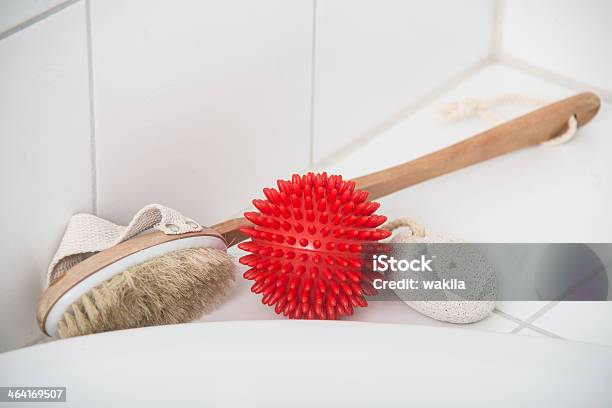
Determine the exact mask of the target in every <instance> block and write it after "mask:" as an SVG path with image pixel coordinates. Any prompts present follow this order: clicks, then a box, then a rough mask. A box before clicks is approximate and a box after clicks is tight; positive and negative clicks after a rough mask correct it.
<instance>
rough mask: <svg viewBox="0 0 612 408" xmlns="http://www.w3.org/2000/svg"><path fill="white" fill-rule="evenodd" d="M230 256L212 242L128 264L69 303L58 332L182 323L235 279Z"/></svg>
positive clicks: (208, 306)
mask: <svg viewBox="0 0 612 408" xmlns="http://www.w3.org/2000/svg"><path fill="white" fill-rule="evenodd" d="M234 268H235V265H234V262H233V260H232V258H231V257H230V256H229V255H228V254H227V253H226V252H225V251H221V250H218V249H213V248H192V249H182V250H178V251H174V252H170V253H167V254H164V255H162V256H158V257H156V258H152V259H149V260H147V261H145V262H143V263H141V264H138V265H135V266H132V267H130V268H127V269H126V270H124V271H123V272H121V273H120V274H118V275H116V276H114V277H112V278H110V279H108V280H107V281H105V282H103V283H101V284H100V285H98V286H96V287H95V288H93V289H92V290H90V291H89V292H88V293H86V294H85V295H83V296H81V298H80V300H79V301H77V302H75V303H73V304H72V308H71V310H69V311H67V312H66V313H64V316H63V318H62V319H61V320H60V322H59V324H58V332H59V335H60V337H63V338H65V337H74V336H80V335H84V334H91V333H99V332H104V331H110V330H120V329H128V328H135V327H144V326H156V325H163V324H176V323H185V322H189V321H191V320H194V319H197V318H199V317H200V316H202V315H203V314H205V313H208V312H210V311H211V310H212V309H213V308H214V307H215V306H216V305H217V304H218V302H219V300H220V299H221V297H222V296H223V295H224V294H225V293H226V292H227V291H228V289H229V287H230V285H231V282H232V281H233V280H234Z"/></svg>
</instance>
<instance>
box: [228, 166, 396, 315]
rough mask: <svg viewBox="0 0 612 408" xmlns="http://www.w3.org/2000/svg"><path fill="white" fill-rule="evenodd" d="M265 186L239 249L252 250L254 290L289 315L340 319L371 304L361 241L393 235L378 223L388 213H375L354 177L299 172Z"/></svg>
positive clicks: (244, 260) (249, 274)
mask: <svg viewBox="0 0 612 408" xmlns="http://www.w3.org/2000/svg"><path fill="white" fill-rule="evenodd" d="M277 186H278V189H275V188H264V190H263V193H264V195H265V197H266V199H265V200H261V199H256V200H253V205H254V206H255V207H256V208H257V209H258V210H259V212H247V213H245V214H244V216H245V218H246V219H248V220H249V221H251V222H252V223H253V224H254V226H253V227H245V228H242V232H244V233H245V234H247V235H249V236H250V237H251V240H250V241H246V242H243V243H241V244H240V245H239V247H240V248H241V249H243V250H245V251H247V252H250V254H249V255H246V256H243V257H242V258H240V263H242V264H244V265H247V266H249V267H250V269H249V270H248V271H246V272H245V273H244V277H245V278H246V279H249V280H253V281H254V283H253V286H252V287H251V291H252V292H254V293H261V294H262V296H263V297H262V302H263V303H264V304H267V305H269V306H273V307H274V310H275V312H276V313H277V314H283V315H285V316H287V317H290V318H295V319H299V318H308V319H336V318H338V317H341V316H347V315H352V314H353V312H354V308H356V307H365V306H367V302H366V300H365V298H364V294H371V293H372V291H373V288H372V286H371V285H370V281H371V276H368V275H367V274H366V273H364V272H363V271H362V268H361V266H362V265H361V263H362V260H361V253H362V249H363V245H364V244H366V243H372V242H375V241H378V240H381V239H384V238H387V237H388V236H389V235H390V234H391V233H390V232H389V231H387V230H382V229H377V228H376V227H378V226H380V225H381V224H383V223H384V222H385V221H386V220H387V218H386V217H384V216H381V215H376V214H374V213H375V212H376V210H377V209H378V207H379V204H378V203H375V202H369V201H367V197H368V193H367V192H366V191H363V190H357V189H355V183H354V182H352V181H346V180H342V177H341V176H329V177H328V176H327V174H326V173H321V174H314V173H308V174H306V175H304V176H300V175H297V174H296V175H293V177H292V179H291V180H278V182H277Z"/></svg>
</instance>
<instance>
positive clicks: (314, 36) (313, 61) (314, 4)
mask: <svg viewBox="0 0 612 408" xmlns="http://www.w3.org/2000/svg"><path fill="white" fill-rule="evenodd" d="M316 58H317V0H313V1H312V55H311V65H310V70H311V71H310V152H309V157H308V168H309V169H312V167H313V166H314V148H315V140H314V133H315V131H314V126H315V88H316V84H315V79H316V68H317V64H316Z"/></svg>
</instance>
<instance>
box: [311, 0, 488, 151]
mask: <svg viewBox="0 0 612 408" xmlns="http://www.w3.org/2000/svg"><path fill="white" fill-rule="evenodd" d="M493 15H494V1H491V0H478V1H472V2H470V3H469V7H467V6H466V3H465V2H450V1H444V0H435V1H427V2H419V3H418V7H417V5H415V3H414V2H405V1H404V2H402V1H396V0H385V1H371V0H339V1H319V2H318V3H317V12H316V17H317V18H316V39H317V42H316V57H315V61H316V68H315V84H316V85H315V112H314V160H315V162H320V161H321V160H324V159H326V158H328V157H329V156H330V155H332V154H333V153H336V152H338V151H339V150H341V149H342V148H345V147H347V146H348V145H350V144H351V143H353V142H355V141H356V140H359V139H362V138H364V137H365V138H367V137H368V136H369V135H370V134H371V133H372V132H375V130H376V128H378V127H379V126H381V125H383V124H384V123H385V122H386V121H388V120H389V119H390V118H391V117H393V116H396V115H398V114H401V113H402V112H403V111H404V110H406V109H407V108H410V107H411V106H412V105H413V104H414V103H415V102H416V101H418V100H419V99H420V98H423V97H424V96H425V95H428V94H429V93H430V92H431V91H432V90H433V89H435V88H436V87H438V86H440V85H441V84H443V83H445V82H446V81H448V80H449V79H450V78H451V77H453V76H456V75H458V74H460V73H463V72H464V71H466V70H467V69H468V68H470V67H473V66H474V65H475V64H477V63H478V62H479V61H481V60H483V59H484V58H485V57H486V56H488V54H489V52H490V47H491V42H492V38H491V34H492V24H493Z"/></svg>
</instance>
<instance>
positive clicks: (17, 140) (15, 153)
mask: <svg viewBox="0 0 612 408" xmlns="http://www.w3.org/2000/svg"><path fill="white" fill-rule="evenodd" d="M0 7H1V8H2V11H3V12H2V13H0V16H1V17H0V30H1V33H0V89H1V90H2V91H1V92H0V186H1V189H2V193H0V195H1V196H2V208H1V210H2V211H1V215H0V230H2V231H3V233H4V234H3V238H2V244H1V245H0V257H1V258H2V266H3V267H2V273H1V274H0V326H1V327H2V330H0V351H4V350H7V349H13V348H17V347H20V346H23V345H25V344H27V343H29V342H31V341H33V340H36V339H37V338H39V337H40V332H39V330H38V327H37V324H36V319H35V309H36V299H37V298H38V296H39V295H40V292H41V290H42V287H43V282H44V271H45V270H46V267H47V264H48V262H49V260H50V258H51V256H52V254H53V252H54V251H55V248H56V245H57V243H58V241H59V238H60V237H61V234H62V233H63V230H64V228H65V225H66V221H67V220H68V218H69V217H70V216H71V215H72V214H74V213H75V212H79V211H91V209H92V185H91V146H90V120H89V89H88V87H89V85H88V66H87V43H86V36H85V33H86V20H85V6H84V4H83V2H76V3H75V2H73V1H72V2H68V3H65V4H60V2H58V1H56V2H54V1H46V2H43V1H31V2H29V1H24V2H22V1H19V2H17V1H8V2H3V3H2V4H1V5H0ZM41 13H42V15H43V16H44V18H39V17H40V15H41Z"/></svg>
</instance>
